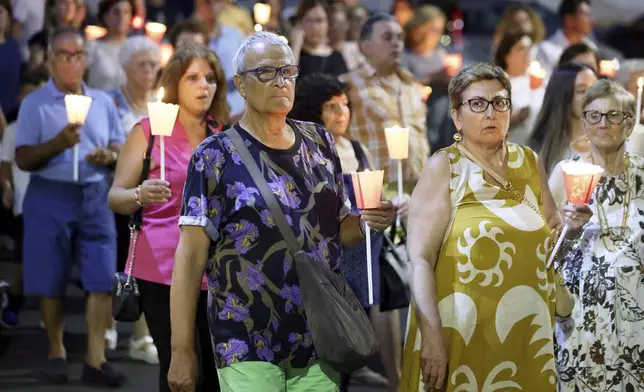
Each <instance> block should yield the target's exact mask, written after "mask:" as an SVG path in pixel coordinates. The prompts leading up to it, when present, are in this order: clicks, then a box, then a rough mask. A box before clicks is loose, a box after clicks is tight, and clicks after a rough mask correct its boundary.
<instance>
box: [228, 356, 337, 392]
mask: <svg viewBox="0 0 644 392" xmlns="http://www.w3.org/2000/svg"><path fill="white" fill-rule="evenodd" d="M217 373H218V374H219V385H220V386H221V392H337V391H338V390H339V383H340V374H339V373H337V372H336V371H335V370H333V369H331V368H330V367H329V366H328V365H325V364H323V363H320V362H315V363H313V364H312V365H310V366H309V367H308V368H303V369H295V368H287V369H283V368H281V367H279V366H276V365H273V364H271V363H269V362H242V363H235V364H233V365H230V366H227V367H225V368H223V369H219V370H218V371H217Z"/></svg>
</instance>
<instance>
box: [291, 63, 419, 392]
mask: <svg viewBox="0 0 644 392" xmlns="http://www.w3.org/2000/svg"><path fill="white" fill-rule="evenodd" d="M345 90H346V85H345V84H344V83H342V82H340V81H338V80H337V79H336V78H334V77H333V76H330V75H322V74H312V75H309V76H307V77H304V78H303V79H302V80H300V81H299V82H298V83H297V88H296V90H295V104H294V106H293V110H292V111H291V113H290V114H289V117H291V118H293V119H296V120H301V121H311V122H314V123H318V124H321V125H323V126H324V127H325V128H326V129H327V130H328V131H329V132H330V133H331V135H333V140H334V142H335V145H336V148H337V151H338V156H339V157H340V164H341V165H342V171H343V174H342V178H343V181H344V185H345V191H346V192H347V195H348V197H349V199H350V200H351V205H352V211H353V212H354V213H358V209H357V208H356V207H355V206H356V200H355V194H354V191H353V181H352V178H351V173H352V172H361V171H364V170H374V169H375V167H374V166H373V164H372V163H371V162H372V158H371V154H370V153H369V150H368V149H367V148H366V147H365V146H364V145H362V144H361V143H358V142H356V141H353V140H350V139H348V138H347V137H346V130H347V127H348V125H349V119H350V117H351V110H350V107H349V100H348V98H347V96H346V95H345ZM393 203H394V207H395V208H396V211H397V213H398V215H399V216H400V218H401V219H403V220H406V219H407V208H408V203H409V195H404V197H403V198H398V197H397V198H395V199H394V200H393ZM371 242H372V247H371V250H372V252H371V253H372V269H373V282H374V284H373V286H374V287H373V294H374V303H373V305H372V304H369V302H368V287H367V277H366V273H367V266H366V264H365V263H366V261H367V257H366V254H365V244H364V243H361V244H359V245H358V246H354V247H350V248H343V253H342V261H341V268H342V272H343V274H344V277H345V278H346V279H347V282H349V285H350V286H351V287H352V288H353V291H354V292H355V293H356V295H357V296H358V298H359V299H360V302H361V304H362V306H363V307H364V308H365V309H367V310H368V313H369V314H370V317H371V320H372V323H373V325H374V328H375V329H376V332H377V333H378V337H379V340H380V353H381V357H382V362H383V364H384V365H385V369H386V373H387V375H388V376H389V378H390V380H389V383H387V380H386V379H383V377H382V376H381V375H379V374H378V373H375V372H373V371H372V370H371V369H369V368H364V369H361V370H359V371H356V372H354V373H353V374H352V375H351V378H352V379H357V380H363V381H364V382H366V383H368V384H372V385H380V386H382V385H386V384H388V385H389V387H390V389H391V390H392V391H397V390H398V382H397V378H398V377H399V372H400V370H398V367H399V366H400V365H399V363H400V358H398V361H397V363H398V365H396V361H395V357H396V356H395V354H394V353H395V352H400V342H399V341H398V340H397V339H392V337H393V336H398V335H400V327H399V317H398V313H397V312H386V313H385V312H380V311H379V304H380V298H381V287H380V285H381V281H382V280H381V278H380V263H379V258H380V252H381V249H382V244H383V238H382V234H381V233H372V241H371ZM394 317H396V319H395V320H394ZM396 345H398V349H395V348H394V347H395V346H396ZM348 382H349V379H348V377H346V380H345V379H343V382H342V384H343V385H342V386H341V390H345V391H346V386H347V385H348Z"/></svg>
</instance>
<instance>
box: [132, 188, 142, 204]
mask: <svg viewBox="0 0 644 392" xmlns="http://www.w3.org/2000/svg"><path fill="white" fill-rule="evenodd" d="M134 201H136V204H138V205H139V207H143V203H142V202H141V185H139V186H137V187H136V188H135V189H134Z"/></svg>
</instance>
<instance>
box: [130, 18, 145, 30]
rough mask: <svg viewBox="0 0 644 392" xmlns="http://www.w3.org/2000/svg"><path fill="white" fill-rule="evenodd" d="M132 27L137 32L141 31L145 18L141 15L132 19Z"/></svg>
mask: <svg viewBox="0 0 644 392" xmlns="http://www.w3.org/2000/svg"><path fill="white" fill-rule="evenodd" d="M132 27H133V28H135V29H136V30H140V29H141V28H142V27H143V18H142V17H141V16H139V15H137V16H135V17H134V18H132Z"/></svg>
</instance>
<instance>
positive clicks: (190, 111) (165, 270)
mask: <svg viewBox="0 0 644 392" xmlns="http://www.w3.org/2000/svg"><path fill="white" fill-rule="evenodd" d="M160 86H161V87H162V88H163V89H164V96H163V99H162V100H163V102H164V103H166V104H174V105H178V107H179V114H178V116H177V118H176V122H174V128H173V130H172V134H171V135H170V136H164V143H165V169H166V181H164V180H162V179H160V178H161V168H160V163H161V162H162V158H161V146H160V139H161V136H158V135H155V137H154V140H153V143H154V144H153V146H152V153H151V157H152V162H151V164H150V172H149V174H148V178H147V179H146V180H145V181H143V183H142V184H140V185H139V184H138V181H139V176H140V175H141V171H142V169H143V160H142V159H141V157H142V156H143V155H144V154H145V153H146V151H147V149H148V145H149V143H150V134H151V133H152V132H154V130H153V129H151V121H150V119H147V118H146V119H143V120H141V122H139V123H138V124H136V125H135V126H134V128H133V129H132V132H131V133H130V135H129V136H128V139H127V141H126V143H125V145H124V147H123V152H122V155H121V158H120V159H119V162H118V165H117V167H116V175H115V178H114V183H113V185H112V189H111V190H110V193H109V202H110V206H111V208H112V209H113V210H114V211H115V212H117V213H119V214H123V215H129V214H132V213H134V212H135V211H136V210H138V209H139V208H143V224H142V226H143V227H142V230H141V231H140V232H139V233H138V237H137V242H136V247H135V249H134V257H133V258H132V257H130V258H129V259H128V265H130V264H132V276H134V277H135V278H136V279H137V282H138V287H139V292H140V294H141V306H142V308H143V313H144V315H145V318H146V320H147V321H148V327H149V329H150V334H151V335H152V338H153V339H154V344H155V345H156V347H157V351H158V356H159V365H160V367H159V390H160V391H168V390H169V388H170V387H169V386H168V368H169V366H170V357H171V345H170V282H171V279H172V271H173V268H174V252H175V250H176V248H177V242H178V240H179V228H178V227H177V221H178V219H179V209H180V205H181V191H182V189H183V185H184V182H185V179H186V169H187V167H188V164H189V160H190V154H191V152H192V151H193V150H194V148H195V147H196V146H197V145H198V144H199V143H201V142H202V141H203V140H204V139H205V138H206V137H207V136H209V135H211V134H214V133H218V132H219V131H220V130H221V128H222V127H223V125H224V124H226V123H227V121H228V107H227V106H226V87H225V86H226V79H225V76H224V73H223V70H222V69H221V65H220V64H219V59H218V58H217V56H216V55H215V54H214V53H213V52H211V51H210V50H208V48H207V47H205V46H197V45H186V46H184V47H181V48H179V49H178V50H177V51H176V52H175V53H174V55H173V57H172V58H171V59H170V62H169V63H168V65H167V66H166V68H165V69H164V71H163V75H162V77H161V81H160ZM154 103H157V102H154ZM155 114H156V113H155ZM151 115H152V111H150V116H151ZM167 121H172V119H168V120H167ZM166 125H167V124H166ZM201 288H202V291H201V293H200V295H199V297H198V298H195V303H194V304H195V305H196V304H198V306H199V310H198V313H197V314H196V326H197V329H198V331H199V332H198V333H199V343H198V347H199V357H200V358H201V368H200V369H199V374H200V375H201V378H202V382H201V384H200V385H199V388H203V390H204V391H211V390H216V389H217V388H219V383H218V380H217V373H216V371H215V367H214V363H215V362H214V358H213V352H212V347H211V345H210V336H209V333H208V322H207V317H206V303H207V298H208V293H207V291H206V283H205V279H204V280H203V284H202V285H201ZM193 327H194V325H193ZM199 390H201V389H199Z"/></svg>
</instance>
